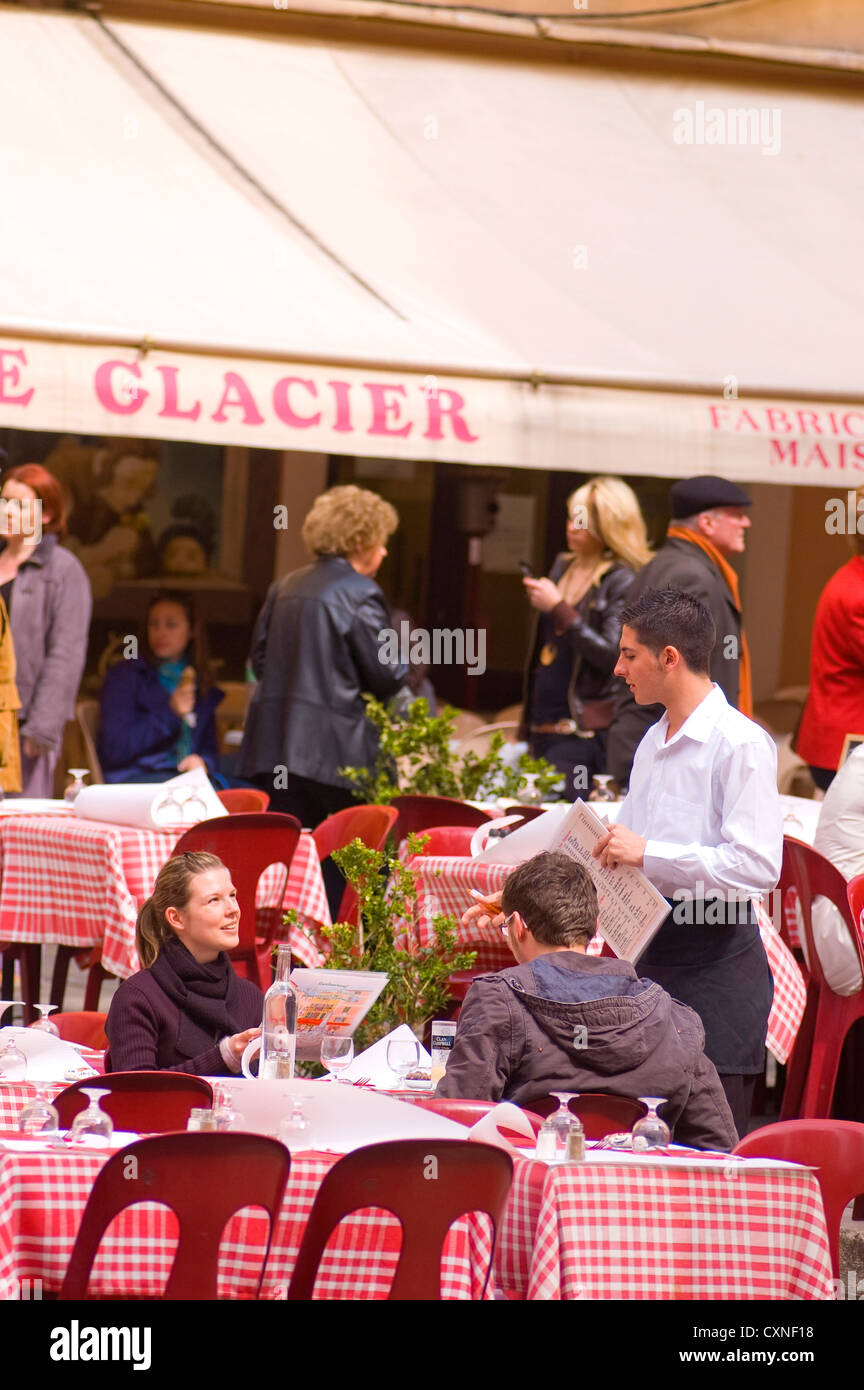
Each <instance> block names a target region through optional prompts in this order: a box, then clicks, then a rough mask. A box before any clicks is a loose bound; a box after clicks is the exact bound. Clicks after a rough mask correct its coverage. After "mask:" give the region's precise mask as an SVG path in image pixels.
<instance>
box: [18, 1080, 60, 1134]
mask: <svg viewBox="0 0 864 1390" xmlns="http://www.w3.org/2000/svg"><path fill="white" fill-rule="evenodd" d="M49 1090H50V1087H49V1086H48V1084H47V1083H46V1082H37V1083H36V1095H35V1096H34V1097H33V1099H32V1100H28V1102H27V1104H26V1105H25V1106H24V1109H23V1110H22V1111H21V1113H20V1115H19V1116H18V1128H19V1130H20V1131H21V1133H22V1134H56V1133H57V1132H58V1130H59V1129H60V1112H59V1110H58V1109H57V1107H56V1106H54V1105H52V1104H51V1101H50V1099H49V1096H48V1092H49Z"/></svg>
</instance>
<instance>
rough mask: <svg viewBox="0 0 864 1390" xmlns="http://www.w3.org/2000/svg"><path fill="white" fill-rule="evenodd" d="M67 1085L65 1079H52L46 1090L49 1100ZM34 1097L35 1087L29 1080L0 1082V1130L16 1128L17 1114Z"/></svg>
mask: <svg viewBox="0 0 864 1390" xmlns="http://www.w3.org/2000/svg"><path fill="white" fill-rule="evenodd" d="M67 1085H68V1082H66V1081H57V1082H53V1081H52V1082H51V1083H50V1085H49V1086H48V1092H47V1094H48V1098H49V1100H53V1099H54V1097H55V1096H57V1095H59V1094H60V1092H61V1091H62V1090H63V1089H64V1088H65V1087H66V1086H67ZM35 1097H36V1087H35V1086H33V1085H32V1084H31V1083H30V1082H29V1081H5V1082H0V1132H2V1131H3V1130H4V1129H6V1130H15V1129H17V1128H18V1116H19V1115H20V1114H21V1111H22V1110H23V1109H24V1106H25V1105H26V1104H27V1102H28V1100H34V1099H35Z"/></svg>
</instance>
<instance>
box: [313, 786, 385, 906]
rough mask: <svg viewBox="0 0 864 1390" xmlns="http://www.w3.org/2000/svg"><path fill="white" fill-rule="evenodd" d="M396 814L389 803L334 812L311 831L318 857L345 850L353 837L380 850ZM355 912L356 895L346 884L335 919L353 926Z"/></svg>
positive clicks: (368, 846) (325, 856) (321, 857)
mask: <svg viewBox="0 0 864 1390" xmlns="http://www.w3.org/2000/svg"><path fill="white" fill-rule="evenodd" d="M398 815H399V812H398V811H396V810H394V808H393V807H392V806H348V807H347V808H346V809H345V810H344V811H336V812H335V814H334V815H332V816H328V817H327V819H326V820H322V821H321V823H320V825H316V827H315V829H314V830H313V831H312V838H313V840H314V841H315V848H316V849H317V851H318V858H319V859H320V860H321V861H322V863H323V861H324V860H325V859H329V857H330V855H331V854H332V853H333V851H334V850H336V849H344V848H345V846H346V845H350V844H351V843H352V841H354V840H362V841H363V844H364V845H366V846H367V848H369V849H382V848H383V846H384V841H385V840H386V839H387V836H388V834H389V833H390V830H391V829H392V827H393V824H394V822H395V820H396V818H397V816H398ZM357 911H358V904H357V894H356V893H355V892H354V889H353V888H352V887H351V885H350V883H346V885H345V892H344V893H343V894H342V901H341V902H340V904H339V911H338V912H337V914H336V920H337V921H339V922H350V923H351V925H352V926H355V927H356V925H357Z"/></svg>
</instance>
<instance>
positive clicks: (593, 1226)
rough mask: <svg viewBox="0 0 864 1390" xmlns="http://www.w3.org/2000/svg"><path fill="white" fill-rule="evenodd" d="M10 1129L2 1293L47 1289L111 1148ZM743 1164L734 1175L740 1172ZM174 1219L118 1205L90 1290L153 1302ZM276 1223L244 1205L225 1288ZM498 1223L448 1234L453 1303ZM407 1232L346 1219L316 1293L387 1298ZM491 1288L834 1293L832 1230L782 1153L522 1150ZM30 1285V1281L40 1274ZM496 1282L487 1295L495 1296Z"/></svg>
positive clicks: (617, 1294) (3, 1187) (681, 1295)
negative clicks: (18, 1136) (43, 1145)
mask: <svg viewBox="0 0 864 1390" xmlns="http://www.w3.org/2000/svg"><path fill="white" fill-rule="evenodd" d="M3 1137H4V1136H3V1135H2V1134H0V1297H3V1296H4V1292H3V1291H4V1289H5V1290H6V1293H5V1296H6V1297H15V1296H16V1295H15V1290H16V1289H18V1288H20V1287H21V1285H22V1282H23V1281H25V1280H30V1281H35V1280H41V1281H42V1290H43V1291H44V1292H45V1293H51V1292H55V1291H56V1290H57V1289H58V1288H59V1286H60V1284H61V1282H62V1279H63V1275H64V1273H65V1270H66V1267H67V1264H68V1261H69V1256H70V1253H71V1250H72V1245H73V1243H74V1239H75V1233H76V1231H77V1229H78V1225H79V1223H80V1219H81V1213H82V1211H83V1209H84V1205H85V1203H86V1201H87V1197H88V1195H89V1192H90V1189H91V1187H92V1184H93V1182H94V1180H95V1177H96V1174H97V1173H98V1171H99V1168H100V1167H101V1166H102V1164H103V1163H104V1162H105V1161H106V1157H107V1155H106V1154H105V1153H104V1152H94V1151H92V1150H65V1151H62V1152H56V1151H52V1150H42V1151H39V1152H21V1151H12V1150H5V1151H4V1150H3V1149H2V1141H3ZM336 1161H337V1155H335V1154H315V1153H301V1154H299V1155H296V1156H294V1157H293V1158H292V1164H291V1175H290V1177H289V1181H288V1187H287V1189H286V1193H285V1198H284V1200H283V1204H282V1208H281V1211H280V1214H279V1217H278V1219H277V1222H276V1227H275V1231H274V1237H273V1245H272V1249H271V1254H270V1259H269V1261H268V1266H267V1271H266V1274H265V1280H264V1287H263V1291H262V1296H263V1297H264V1298H269V1299H275V1298H284V1297H285V1293H286V1290H287V1286H288V1284H289V1282H290V1278H291V1274H292V1271H293V1268H294V1264H295V1261H296V1257H297V1251H298V1249H299V1244H300V1240H301V1238H302V1234H303V1230H304V1228H305V1224H306V1221H307V1220H308V1218H309V1213H310V1211H311V1208H312V1203H313V1201H314V1198H315V1194H316V1192H317V1190H318V1187H319V1185H320V1183H321V1181H322V1179H323V1177H324V1174H325V1173H326V1172H327V1171H328V1169H329V1168H330V1167H331V1166H332V1164H333V1163H335V1162H336ZM730 1170H731V1171H730ZM173 1229H174V1218H173V1217H172V1216H171V1215H170V1213H168V1211H167V1209H166V1208H164V1207H162V1208H160V1207H158V1206H156V1205H155V1204H152V1203H142V1204H140V1205H137V1206H135V1207H133V1208H130V1209H129V1210H128V1211H126V1212H125V1213H123V1214H121V1215H120V1216H119V1217H118V1218H117V1219H116V1221H115V1223H113V1225H112V1227H111V1229H109V1232H108V1234H107V1236H106V1239H105V1241H104V1242H103V1245H102V1247H101V1249H100V1253H99V1256H98V1258H97V1264H96V1266H95V1269H94V1275H93V1282H92V1284H91V1292H92V1293H93V1294H94V1295H95V1296H97V1297H98V1296H105V1295H108V1294H113V1295H115V1296H116V1295H118V1294H119V1295H123V1296H125V1297H130V1298H135V1297H153V1296H156V1295H158V1294H159V1292H160V1291H161V1289H162V1287H163V1286H164V1281H165V1279H166V1277H167V1274H168V1270H169V1267H170V1262H171V1258H172V1254H173V1240H172V1232H173ZM265 1239H266V1218H265V1217H264V1215H263V1213H261V1212H260V1211H253V1210H251V1209H250V1210H247V1211H245V1212H243V1213H241V1214H240V1215H239V1216H237V1217H234V1218H233V1219H232V1221H231V1223H230V1224H229V1226H228V1228H227V1229H226V1233H225V1237H224V1239H223V1243H222V1250H221V1256H220V1278H219V1295H220V1297H222V1298H229V1297H230V1298H243V1297H249V1296H251V1295H252V1293H253V1290H254V1280H255V1274H256V1271H257V1268H258V1266H259V1264H260V1255H261V1252H262V1251H263V1246H264V1241H265ZM488 1248H489V1246H488V1230H487V1223H486V1218H485V1217H481V1216H466V1217H463V1218H461V1219H460V1220H459V1222H457V1223H456V1224H455V1225H454V1226H453V1228H452V1230H451V1233H450V1235H449V1236H448V1246H447V1249H446V1250H445V1256H444V1261H443V1286H442V1287H443V1293H444V1297H446V1298H462V1299H465V1298H477V1297H479V1296H480V1293H481V1290H482V1279H483V1272H484V1270H485V1266H486V1262H487V1260H488ZM397 1253H398V1228H397V1226H396V1223H395V1221H394V1219H393V1218H392V1217H390V1216H389V1215H387V1214H386V1213H384V1212H381V1211H377V1212H376V1211H367V1212H363V1213H354V1214H353V1215H352V1216H351V1217H350V1218H348V1220H347V1221H346V1222H345V1223H344V1224H343V1225H342V1226H341V1227H340V1229H339V1232H338V1234H337V1236H336V1239H335V1242H334V1244H333V1245H332V1246H331V1247H329V1250H328V1254H327V1256H326V1257H325V1259H326V1263H325V1265H324V1266H322V1271H321V1276H320V1278H319V1282H318V1285H317V1288H316V1295H317V1296H318V1297H323V1298H331V1299H332V1298H364V1299H366V1298H382V1297H385V1296H386V1292H387V1289H388V1287H389V1283H390V1279H391V1277H392V1274H393V1270H394V1268H395V1261H396V1256H397ZM494 1280H495V1287H496V1288H497V1290H498V1291H499V1293H503V1294H504V1295H506V1296H509V1297H511V1298H526V1297H527V1298H529V1299H542V1300H548V1299H571V1298H582V1299H592V1298H593V1299H608V1298H630V1299H639V1298H645V1299H702V1298H706V1299H707V1298H725V1299H736V1298H741V1299H756V1298H759V1299H766V1298H773V1299H830V1298H831V1297H833V1286H832V1282H831V1261H830V1255H829V1251H828V1237H827V1231H826V1227H825V1218H824V1212H823V1208H822V1200H821V1196H820V1193H819V1187H818V1183H817V1182H816V1179H815V1177H814V1175H813V1174H812V1173H811V1172H810V1171H809V1170H807V1169H804V1168H795V1167H792V1166H784V1165H781V1164H777V1163H774V1162H772V1161H771V1160H762V1161H750V1162H749V1163H748V1162H742V1161H741V1160H736V1159H732V1158H728V1157H725V1156H716V1157H714V1158H709V1157H707V1156H702V1155H693V1154H692V1153H688V1154H684V1155H682V1156H681V1157H677V1158H670V1159H668V1160H665V1161H661V1160H658V1159H653V1158H651V1159H647V1158H642V1157H641V1156H639V1157H638V1158H636V1159H633V1158H632V1157H631V1159H630V1162H629V1163H628V1162H627V1158H626V1156H622V1155H617V1154H612V1153H598V1152H596V1151H594V1152H593V1154H591V1155H590V1157H589V1160H588V1161H587V1162H586V1163H585V1164H581V1165H578V1166H576V1167H569V1166H568V1167H553V1168H547V1167H546V1165H545V1164H542V1163H539V1162H536V1161H534V1160H532V1159H528V1158H519V1159H517V1160H516V1161H515V1165H514V1181H513V1188H512V1191H511V1195H510V1199H509V1202H508V1206H507V1210H506V1212H505V1216H504V1220H503V1222H502V1226H501V1230H500V1233H499V1240H498V1247H497V1251H496V1259H495V1270H494ZM31 1287H32V1285H31ZM489 1292H491V1290H490V1291H487V1296H488V1293H489Z"/></svg>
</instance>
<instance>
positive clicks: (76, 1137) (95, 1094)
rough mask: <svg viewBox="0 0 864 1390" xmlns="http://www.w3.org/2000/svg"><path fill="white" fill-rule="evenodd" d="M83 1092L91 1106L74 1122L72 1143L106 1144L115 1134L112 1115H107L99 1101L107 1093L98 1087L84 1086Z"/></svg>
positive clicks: (71, 1135) (70, 1133)
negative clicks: (93, 1142)
mask: <svg viewBox="0 0 864 1390" xmlns="http://www.w3.org/2000/svg"><path fill="white" fill-rule="evenodd" d="M81 1092H82V1095H85V1096H87V1097H88V1099H89V1101H90V1104H89V1105H88V1106H87V1109H86V1110H82V1111H81V1112H80V1114H78V1115H76V1116H75V1119H74V1120H73V1121H72V1128H71V1130H70V1131H69V1139H70V1142H71V1143H73V1144H87V1143H89V1142H92V1141H95V1142H96V1143H99V1142H100V1141H101V1142H103V1143H104V1141H105V1140H106V1139H110V1138H111V1135H112V1134H113V1133H114V1121H113V1120H112V1119H111V1116H110V1115H106V1113H105V1111H104V1110H103V1109H102V1108H101V1106H100V1104H99V1101H100V1100H102V1099H104V1096H105V1092H104V1091H103V1090H100V1089H99V1088H98V1087H96V1086H82V1087H81Z"/></svg>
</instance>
